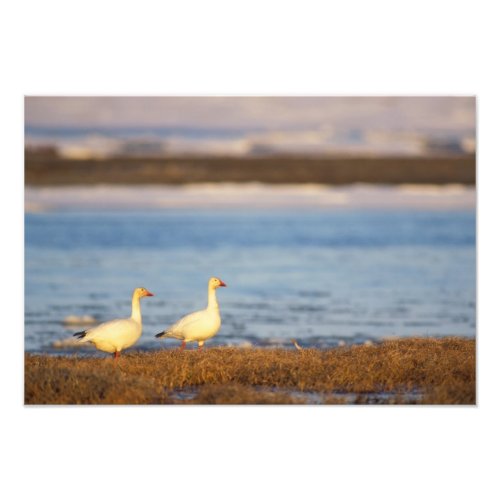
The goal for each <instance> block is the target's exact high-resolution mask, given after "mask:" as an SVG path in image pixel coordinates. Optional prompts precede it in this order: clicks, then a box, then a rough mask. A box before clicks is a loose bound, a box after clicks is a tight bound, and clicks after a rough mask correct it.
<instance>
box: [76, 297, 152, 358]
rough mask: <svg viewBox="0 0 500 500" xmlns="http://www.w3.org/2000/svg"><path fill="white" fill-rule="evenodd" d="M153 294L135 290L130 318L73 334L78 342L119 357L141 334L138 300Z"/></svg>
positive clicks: (116, 320) (108, 322)
mask: <svg viewBox="0 0 500 500" xmlns="http://www.w3.org/2000/svg"><path fill="white" fill-rule="evenodd" d="M151 296H153V294H152V293H151V292H149V291H148V290H146V289H145V288H136V289H135V290H134V294H133V295H132V314H131V315H130V318H124V319H115V320H112V321H106V323H102V324H100V325H98V326H96V327H94V328H89V329H88V330H85V331H83V332H78V333H75V334H74V336H75V337H78V339H79V340H78V342H92V343H93V344H94V345H95V346H96V348H97V349H99V350H100V351H104V352H109V353H114V355H115V358H117V357H119V356H120V352H121V351H122V350H123V349H127V348H128V347H131V346H133V345H134V344H135V343H136V342H137V341H138V340H139V338H140V336H141V334H142V317H141V305H140V299H141V298H142V297H151Z"/></svg>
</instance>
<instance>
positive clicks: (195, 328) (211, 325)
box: [156, 278, 226, 349]
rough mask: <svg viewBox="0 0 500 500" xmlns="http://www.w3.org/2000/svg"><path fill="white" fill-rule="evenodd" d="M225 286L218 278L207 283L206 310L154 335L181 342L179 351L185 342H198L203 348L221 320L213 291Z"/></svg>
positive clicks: (186, 317) (217, 329)
mask: <svg viewBox="0 0 500 500" xmlns="http://www.w3.org/2000/svg"><path fill="white" fill-rule="evenodd" d="M220 286H226V284H225V283H224V282H223V281H222V280H220V279H219V278H210V280H209V281H208V305H207V307H206V309H203V310H201V311H196V312H194V313H191V314H188V315H187V316H184V317H183V318H181V319H180V320H179V321H177V322H176V323H174V324H173V325H171V326H170V327H168V328H167V329H166V330H164V331H163V332H160V333H158V334H157V335H156V337H157V338H174V339H178V340H182V345H181V349H184V347H185V345H186V343H187V342H198V347H199V348H201V347H203V344H204V343H205V341H206V340H208V339H211V338H212V337H214V336H215V335H216V334H217V332H218V331H219V328H220V325H221V318H220V312H219V304H218V302H217V296H216V294H215V290H216V289H217V288H219V287H220Z"/></svg>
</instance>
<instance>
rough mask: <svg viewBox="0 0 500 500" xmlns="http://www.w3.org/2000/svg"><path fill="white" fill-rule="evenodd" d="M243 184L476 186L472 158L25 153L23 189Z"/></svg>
mask: <svg viewBox="0 0 500 500" xmlns="http://www.w3.org/2000/svg"><path fill="white" fill-rule="evenodd" d="M219 182H221V183H222V182H225V183H248V182H260V183H265V184H283V183H286V184H304V183H315V184H325V185H345V184H354V183H367V184H408V183H410V184H438V185H440V184H465V185H470V186H473V185H475V183H476V159H475V155H448V156H427V157H421V156H400V157H396V156H388V157H299V156H268V157H194V156H193V157H168V158H132V157H127V158H105V159H68V158H62V157H59V156H57V155H54V156H52V155H44V154H37V153H30V152H26V156H25V183H26V185H27V186H72V185H82V186H83V185H96V184H119V185H131V184H132V185H139V184H141V185H142V184H165V185H183V184H193V183H219Z"/></svg>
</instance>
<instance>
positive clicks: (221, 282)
mask: <svg viewBox="0 0 500 500" xmlns="http://www.w3.org/2000/svg"><path fill="white" fill-rule="evenodd" d="M219 281H220V285H219V286H227V285H226V284H225V283H224V282H223V281H222V280H219Z"/></svg>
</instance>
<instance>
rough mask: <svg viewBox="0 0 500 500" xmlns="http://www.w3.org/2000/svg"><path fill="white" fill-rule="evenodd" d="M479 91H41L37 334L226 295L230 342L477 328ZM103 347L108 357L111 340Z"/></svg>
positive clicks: (66, 335) (33, 161) (34, 150)
mask: <svg viewBox="0 0 500 500" xmlns="http://www.w3.org/2000/svg"><path fill="white" fill-rule="evenodd" d="M475 128H476V125H475V98H473V97H36V96H32V97H26V100H25V160H26V161H25V181H26V190H25V207H26V226H25V227H26V252H25V256H26V257H25V258H26V267H25V269H26V273H25V280H26V301H25V314H26V318H25V320H26V334H25V347H26V350H29V351H43V352H54V353H55V352H66V351H67V350H72V349H75V348H74V347H73V346H72V345H71V343H70V340H69V339H70V336H71V333H72V331H76V330H78V329H81V328H80V326H81V324H82V322H87V323H89V324H91V323H92V322H93V321H102V320H106V319H111V318H114V317H118V316H126V315H128V314H129V309H130V295H131V292H132V290H133V288H134V287H136V286H146V287H148V289H150V290H151V291H153V293H155V295H156V296H155V297H154V298H152V299H149V300H144V301H143V317H144V321H145V325H144V333H143V338H142V339H141V341H140V343H139V344H138V348H144V349H148V348H157V347H159V346H164V345H166V346H168V347H173V346H175V345H176V344H175V341H166V342H164V343H159V342H158V341H156V340H155V339H153V334H154V333H156V332H157V331H160V330H162V329H164V328H165V327H166V326H167V325H168V324H169V323H170V322H172V321H174V320H176V319H177V318H178V317H179V316H181V315H183V314H185V313H187V312H190V311H193V310H196V309H200V308H202V307H204V306H205V302H206V282H207V280H208V278H209V277H210V276H211V275H216V276H219V277H220V278H222V279H223V280H224V281H225V282H227V284H228V288H227V289H224V290H221V291H220V292H219V301H220V304H221V312H222V315H223V326H222V328H221V331H220V333H219V334H218V336H217V337H216V338H215V339H214V340H213V341H212V342H211V343H212V344H213V345H216V344H225V345H228V344H229V345H241V346H250V345H262V346H272V345H284V346H291V343H290V338H297V339H298V340H299V342H300V343H302V344H304V345H314V346H318V347H322V346H334V345H339V344H343V343H353V342H371V341H374V340H378V339H381V338H385V337H395V336H407V335H434V336H439V335H464V336H473V335H475V307H476V302H475V279H476V276H475V255H476V254H475V220H476V219H475V199H476V195H475V147H476V144H475ZM92 353H93V351H92Z"/></svg>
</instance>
